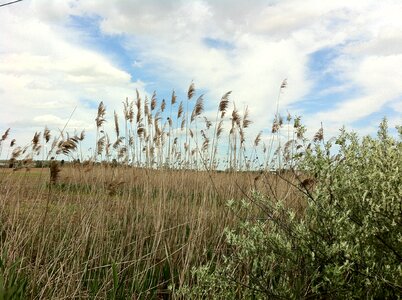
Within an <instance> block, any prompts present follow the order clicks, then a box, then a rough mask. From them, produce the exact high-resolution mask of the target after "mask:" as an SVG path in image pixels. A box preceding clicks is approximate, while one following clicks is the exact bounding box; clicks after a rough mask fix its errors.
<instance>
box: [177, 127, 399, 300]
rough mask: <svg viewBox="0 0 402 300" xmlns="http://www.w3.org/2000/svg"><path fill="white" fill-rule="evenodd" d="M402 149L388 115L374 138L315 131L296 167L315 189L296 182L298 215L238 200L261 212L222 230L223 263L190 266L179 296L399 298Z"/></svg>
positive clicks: (267, 200) (266, 200)
mask: <svg viewBox="0 0 402 300" xmlns="http://www.w3.org/2000/svg"><path fill="white" fill-rule="evenodd" d="M399 131H400V133H401V130H400V128H399ZM331 150H332V151H331ZM334 151H335V153H337V154H336V155H331V152H332V153H334ZM401 153H402V143H401V136H400V137H399V140H396V139H394V138H392V137H391V136H390V135H389V133H388V128H387V122H386V120H384V121H383V122H382V123H381V124H380V127H379V131H378V136H377V138H372V137H369V136H367V137H364V138H362V139H359V138H358V137H357V135H356V134H354V133H348V132H346V131H345V130H344V129H342V130H341V133H340V135H339V136H338V138H336V139H333V140H330V141H328V142H326V143H325V142H324V141H322V139H316V141H315V142H314V143H313V145H312V146H311V147H307V149H306V151H305V154H304V155H303V157H302V158H301V159H300V161H299V162H298V166H297V167H298V171H301V173H302V174H308V175H310V176H311V177H312V178H313V180H314V186H313V187H312V188H311V187H309V188H308V187H306V186H303V185H301V187H300V189H301V190H302V191H303V193H304V195H305V196H304V197H305V198H306V200H307V204H306V208H305V211H304V214H303V215H301V216H300V215H298V214H297V213H296V212H295V211H294V210H293V209H291V208H289V207H287V206H286V205H285V204H284V202H283V201H281V199H275V197H266V196H263V195H261V194H257V193H255V194H254V195H253V196H252V197H251V198H250V199H249V201H246V202H244V204H243V207H244V208H245V209H248V207H249V205H251V204H254V205H257V206H258V207H259V208H260V210H261V211H262V213H263V215H264V216H265V218H264V219H259V220H244V221H243V222H242V223H241V225H240V226H239V227H237V228H235V229H234V230H229V229H228V230H227V231H226V238H227V244H228V245H229V247H231V248H230V249H231V251H230V252H228V253H227V255H226V257H225V261H224V262H223V264H217V263H214V262H210V263H209V264H208V265H206V266H204V267H202V268H198V269H194V270H193V276H194V278H193V280H194V284H192V285H188V286H186V287H184V288H182V289H180V290H179V292H178V296H183V297H184V298H191V299H207V298H208V299H266V298H273V299H275V298H286V299H306V298H319V299H321V298H330V299H344V298H346V299H353V298H356V299H360V298H368V299H379V298H381V299H382V298H392V299H395V298H400V295H402V264H401V261H402V184H401V183H402V182H401V178H402V158H401ZM284 180H286V179H285V178H284ZM300 181H301V180H300ZM231 204H233V202H231Z"/></svg>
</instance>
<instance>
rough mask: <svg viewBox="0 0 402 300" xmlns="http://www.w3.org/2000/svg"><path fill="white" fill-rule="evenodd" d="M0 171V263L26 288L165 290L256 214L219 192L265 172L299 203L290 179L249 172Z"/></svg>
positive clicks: (152, 293)
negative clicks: (55, 174)
mask: <svg viewBox="0 0 402 300" xmlns="http://www.w3.org/2000/svg"><path fill="white" fill-rule="evenodd" d="M0 174H1V175H0V181H1V184H0V189H1V191H0V195H1V196H0V211H1V215H0V217H1V224H2V227H1V244H2V247H1V248H2V258H3V259H5V261H4V262H3V263H6V264H7V265H10V264H15V269H8V272H11V271H10V270H13V272H16V274H15V275H16V276H18V278H19V279H20V280H23V281H24V282H25V280H26V283H27V284H28V289H27V295H30V297H34V298H36V297H38V298H63V297H65V298H87V297H95V298H98V297H99V298H113V297H117V298H125V297H129V296H128V295H131V297H134V298H135V297H138V298H154V297H162V298H163V297H168V295H170V294H171V289H172V288H173V287H175V288H177V287H180V285H181V284H183V283H187V284H188V283H190V281H191V276H190V270H191V268H193V267H195V266H200V265H202V264H205V263H206V262H208V261H209V260H211V259H212V257H220V256H221V255H222V254H224V253H225V246H224V245H225V244H224V243H223V232H224V229H225V228H226V227H230V226H232V225H234V224H236V223H237V222H239V220H240V219H244V218H250V219H251V218H258V211H257V210H255V211H254V212H253V211H252V210H251V211H249V212H248V213H247V215H245V214H244V213H241V214H238V215H236V213H235V211H233V210H229V209H228V208H227V207H226V202H227V200H229V199H233V200H235V201H239V202H240V200H241V199H243V198H244V197H246V196H247V195H250V193H251V190H252V189H260V190H261V191H262V190H265V189H266V188H267V186H268V185H266V184H265V183H264V181H266V180H269V181H270V183H271V185H272V187H274V185H275V184H277V185H278V186H277V187H275V190H276V191H277V192H278V193H280V194H281V195H280V196H279V195H278V196H279V197H287V198H288V200H289V203H290V204H292V205H295V206H299V205H301V203H296V202H297V201H298V200H299V199H298V196H297V190H296V189H293V190H292V189H290V188H289V186H288V185H286V184H283V182H282V183H281V180H280V179H279V178H277V179H275V178H276V177H275V176H274V175H267V174H266V175H264V174H259V173H257V172H242V173H241V172H237V173H226V172H211V173H207V172H205V171H201V172H197V171H174V170H173V171H163V170H161V171H158V170H149V169H138V168H127V167H117V168H113V167H102V166H86V167H83V166H76V167H71V166H66V167H63V168H62V170H61V173H60V178H59V180H58V181H57V183H55V184H52V185H50V184H49V178H50V174H49V170H48V169H30V170H29V171H26V170H25V169H21V170H18V171H12V169H2V170H0ZM265 192H268V191H267V190H265ZM9 275H10V274H8V275H7V274H6V276H9Z"/></svg>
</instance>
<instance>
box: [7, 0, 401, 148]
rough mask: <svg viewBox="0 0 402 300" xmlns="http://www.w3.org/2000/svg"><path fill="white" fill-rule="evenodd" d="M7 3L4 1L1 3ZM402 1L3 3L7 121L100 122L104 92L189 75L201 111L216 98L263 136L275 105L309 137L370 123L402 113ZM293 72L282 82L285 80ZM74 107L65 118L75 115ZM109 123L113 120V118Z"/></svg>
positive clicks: (179, 85)
mask: <svg viewBox="0 0 402 300" xmlns="http://www.w3.org/2000/svg"><path fill="white" fill-rule="evenodd" d="M6 2H8V1H5V0H0V4H2V3H6ZM401 12H402V2H401V1H400V0H396V1H391V0H382V1H377V0H373V1H371V0H364V1H360V0H352V1H351V0H347V1H346V0H335V1H333V0H326V1H322V0H321V1H316V0H303V1H300V0H282V1H273V0H265V1H263V0H248V1H240V0H231V1H229V0H216V1H212V0H209V1H207V0H196V1H191V0H188V1H184V0H183V1H163V0H148V1H140V0H114V1H111V0H108V1H105V0H85V1H80V0H64V1H56V0H54V1H49V0H24V1H22V2H18V3H15V4H13V5H8V6H4V7H0V28H1V29H0V104H1V109H0V131H1V132H3V131H5V130H6V129H7V128H11V132H10V135H11V138H16V139H17V143H20V144H24V142H29V141H30V139H31V138H32V136H33V133H34V132H35V131H41V130H42V131H43V128H44V126H45V125H47V126H48V127H49V128H51V129H53V130H56V131H57V130H58V129H61V128H63V127H64V126H65V125H66V123H67V121H68V120H69V119H70V120H69V122H68V126H67V127H68V128H67V129H68V130H74V129H77V130H78V131H80V130H82V129H85V130H86V131H87V132H88V133H89V134H91V132H92V133H93V132H94V130H95V121H94V119H95V117H96V111H97V106H98V103H99V102H100V101H103V102H104V103H105V105H106V107H107V110H108V118H109V119H110V120H112V118H113V115H112V112H113V110H116V111H117V112H122V101H124V100H125V99H126V97H128V98H129V99H134V97H135V90H136V89H138V91H139V92H140V93H141V94H142V95H148V96H150V95H152V93H153V92H154V91H156V93H157V97H158V100H159V101H161V99H163V98H165V99H169V98H170V94H171V92H172V90H173V89H174V90H175V91H176V93H177V95H178V98H179V100H185V95H186V92H187V89H188V86H189V84H190V83H191V82H192V81H193V82H194V84H195V87H196V89H197V93H198V94H200V93H203V94H204V99H205V101H206V104H205V108H206V115H211V116H212V115H214V113H215V112H216V107H217V105H218V103H219V101H220V98H221V96H222V95H223V94H224V93H226V92H227V91H232V94H231V100H232V101H233V102H234V103H235V104H236V107H237V108H238V109H239V110H240V111H242V110H244V108H245V107H246V106H248V108H249V110H250V115H251V120H252V121H253V124H252V128H251V129H250V131H253V132H258V131H260V130H264V133H265V134H266V135H268V133H269V132H270V129H271V126H272V120H273V118H274V114H275V112H276V108H277V101H278V97H279V111H280V112H281V114H282V115H286V114H287V113H288V112H289V113H290V114H291V115H301V116H302V120H303V122H304V124H306V126H307V128H308V129H309V132H310V135H311V136H312V135H314V133H315V131H316V130H317V129H318V128H320V126H321V123H322V126H323V127H324V132H325V133H326V135H327V136H332V135H336V134H337V132H338V131H339V129H340V128H341V127H342V126H343V125H345V126H346V127H347V128H349V129H350V130H354V131H356V132H358V133H359V134H361V135H365V134H373V133H375V132H376V130H377V126H378V124H379V122H380V120H381V119H382V118H383V117H384V116H386V117H387V118H388V120H389V124H390V127H394V126H395V125H400V124H401V123H402V122H401V121H402V84H401V83H402V18H401V17H400V13H401ZM284 79H287V83H288V84H287V87H286V89H283V90H282V91H280V90H279V87H280V85H281V83H282V81H283V80H284ZM70 116H71V118H70ZM110 123H112V122H110Z"/></svg>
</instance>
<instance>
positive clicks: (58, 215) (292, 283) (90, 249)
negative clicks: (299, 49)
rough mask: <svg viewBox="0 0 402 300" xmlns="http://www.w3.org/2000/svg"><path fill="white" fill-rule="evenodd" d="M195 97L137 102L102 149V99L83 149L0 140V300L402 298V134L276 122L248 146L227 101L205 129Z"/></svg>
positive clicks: (59, 137)
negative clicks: (330, 133) (327, 131)
mask: <svg viewBox="0 0 402 300" xmlns="http://www.w3.org/2000/svg"><path fill="white" fill-rule="evenodd" d="M284 88H286V81H284V82H283V83H282V85H281V89H284ZM194 95H195V89H194V85H193V84H191V85H190V87H189V90H188V95H187V100H186V101H181V102H180V104H179V103H178V101H177V99H176V96H175V93H174V92H173V93H172V98H171V100H170V103H169V104H168V103H166V101H165V100H163V101H162V102H160V103H158V101H157V99H156V94H154V95H153V96H152V98H151V99H150V101H149V100H148V99H147V98H146V97H145V99H144V100H142V98H141V97H140V95H139V94H138V92H137V99H136V101H135V102H134V101H131V102H130V101H128V100H126V101H125V102H123V116H124V118H123V122H121V120H120V119H119V117H118V114H117V113H116V112H114V114H113V120H114V122H113V125H114V128H112V130H113V131H114V133H113V135H114V136H115V139H113V140H112V138H111V136H112V134H108V133H107V129H109V130H110V127H108V128H107V127H106V126H105V122H106V117H105V115H106V107H105V105H104V104H103V103H102V102H101V103H100V104H99V107H98V112H97V117H96V119H95V122H96V132H95V134H96V140H95V141H94V142H93V141H91V144H94V145H95V147H94V148H93V150H92V151H90V152H87V153H84V151H83V149H82V143H83V141H84V139H85V132H84V131H82V132H81V133H80V134H79V133H77V132H74V133H73V134H71V133H70V134H69V133H68V132H66V131H65V130H64V129H63V130H61V131H60V132H59V133H57V134H56V135H54V137H53V142H52V141H51V139H52V133H51V132H50V130H49V129H48V128H47V127H45V129H44V131H43V133H41V132H36V133H35V134H34V136H33V138H32V141H31V143H30V144H28V145H27V146H24V147H21V146H17V145H16V143H15V140H14V139H13V140H11V143H10V144H9V146H8V147H6V145H5V142H6V140H7V139H8V136H9V132H10V130H9V129H8V130H6V132H5V133H4V134H3V135H2V137H1V140H0V155H1V154H2V151H4V152H3V153H7V160H6V161H3V164H2V166H3V168H0V246H1V247H0V248H1V253H0V300H2V299H87V298H89V299H266V298H274V299H277V298H281V299H283V298H284V299H309V298H314V299H323V298H328V297H330V298H334V299H338V298H339V299H350V298H375V299H380V298H381V299H382V298H390V299H395V298H398V297H400V295H401V294H402V268H401V264H400V262H401V261H402V238H401V237H402V201H401V199H402V182H401V178H402V174H401V170H402V158H401V153H402V143H401V141H400V138H401V137H402V127H398V128H397V131H398V133H399V139H397V138H394V137H393V136H391V135H390V134H389V131H388V127H387V121H386V119H384V121H383V122H382V123H381V124H380V126H379V130H378V134H377V137H375V138H373V137H370V136H367V137H362V138H359V137H358V136H357V135H356V134H353V133H348V132H347V131H346V130H344V129H343V130H341V132H340V134H339V136H337V137H334V138H330V139H324V130H323V128H320V129H319V130H318V131H317V133H316V134H315V135H314V138H313V139H312V140H308V139H306V138H305V137H304V133H305V132H306V128H305V127H304V126H303V125H302V124H301V119H300V117H297V116H295V117H292V116H290V115H288V116H287V117H286V120H284V119H283V118H282V117H281V116H280V115H279V113H278V112H277V114H276V116H275V118H274V121H273V124H272V130H271V133H270V134H268V135H269V139H267V138H266V137H265V141H264V140H263V138H262V132H260V133H258V134H257V135H256V137H255V138H253V139H252V142H251V143H250V142H248V140H247V139H246V136H247V135H248V134H247V130H248V127H249V125H250V123H251V120H250V116H249V113H248V110H247V108H246V109H245V111H244V112H243V114H240V113H239V112H238V110H237V108H236V106H235V105H234V104H233V110H232V112H231V114H229V113H228V107H229V104H230V101H229V95H230V92H228V93H226V94H224V95H223V96H222V99H221V101H220V103H219V106H218V109H217V112H216V118H215V120H212V121H210V120H209V119H207V118H206V117H205V116H203V115H202V113H203V98H202V95H201V96H199V97H198V99H197V100H196V101H193V100H192V99H193V97H194ZM278 101H279V99H278ZM194 102H195V103H194ZM167 106H168V107H167ZM169 106H170V107H169ZM173 109H176V110H177V111H176V112H173ZM66 125H67V124H66ZM225 127H226V128H227V129H229V130H228V132H225V130H224V128H225ZM121 128H122V129H121ZM122 132H124V134H123V133H122ZM64 159H65V160H64Z"/></svg>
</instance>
